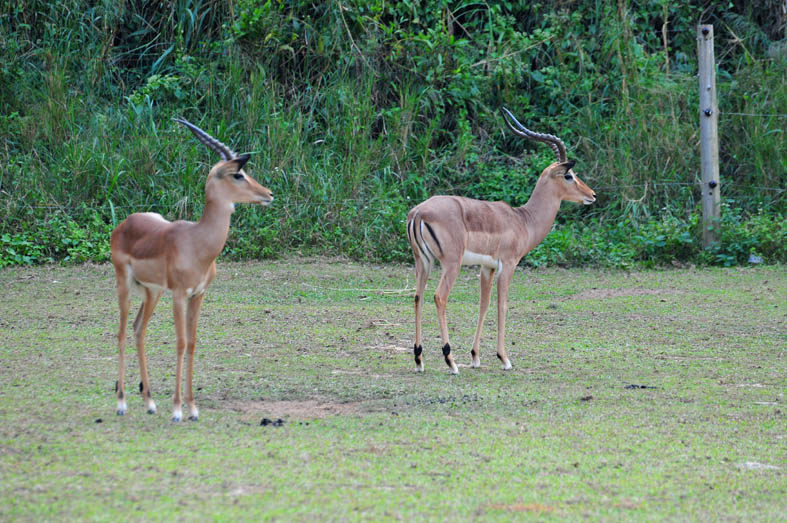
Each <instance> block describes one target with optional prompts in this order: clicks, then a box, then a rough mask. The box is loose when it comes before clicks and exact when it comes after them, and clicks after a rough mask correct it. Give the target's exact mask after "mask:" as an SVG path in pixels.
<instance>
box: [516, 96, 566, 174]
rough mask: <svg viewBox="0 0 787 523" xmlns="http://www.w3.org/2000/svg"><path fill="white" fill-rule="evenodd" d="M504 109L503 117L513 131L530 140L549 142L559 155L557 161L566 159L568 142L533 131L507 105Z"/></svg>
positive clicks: (556, 154)
mask: <svg viewBox="0 0 787 523" xmlns="http://www.w3.org/2000/svg"><path fill="white" fill-rule="evenodd" d="M502 109H503V119H504V120H505V121H506V123H507V124H508V127H509V128H510V129H511V130H512V131H514V134H517V135H519V136H523V137H525V138H527V139H529V140H535V141H537V142H544V143H546V144H549V146H550V147H552V150H553V151H555V156H557V161H558V162H561V163H563V162H565V161H566V144H564V143H563V140H561V139H560V138H558V137H557V136H555V135H553V134H546V133H537V132H534V131H531V130H530V129H528V128H527V127H525V126H524V125H522V124H521V123H519V120H517V119H516V118H515V117H514V115H513V114H511V111H509V110H508V109H506V108H505V107H503V108H502Z"/></svg>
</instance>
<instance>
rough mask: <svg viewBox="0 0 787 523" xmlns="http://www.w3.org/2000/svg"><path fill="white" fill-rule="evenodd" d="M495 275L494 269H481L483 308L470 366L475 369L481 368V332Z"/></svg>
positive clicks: (480, 311) (471, 352) (481, 307)
mask: <svg viewBox="0 0 787 523" xmlns="http://www.w3.org/2000/svg"><path fill="white" fill-rule="evenodd" d="M494 275H495V270H494V269H490V268H488V267H481V306H480V310H479V316H478V327H476V330H475V338H473V349H472V350H471V351H470V356H472V358H473V361H472V362H471V363H470V366H471V367H475V368H478V367H480V366H481V349H480V345H481V330H482V329H483V327H484V319H485V318H486V311H488V310H489V298H490V296H491V294H492V282H494Z"/></svg>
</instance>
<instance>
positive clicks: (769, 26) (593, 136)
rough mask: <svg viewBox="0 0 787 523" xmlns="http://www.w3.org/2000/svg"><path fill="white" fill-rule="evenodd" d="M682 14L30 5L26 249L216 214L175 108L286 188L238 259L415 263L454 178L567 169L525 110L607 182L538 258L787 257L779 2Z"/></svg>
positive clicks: (593, 6) (88, 244) (2, 16)
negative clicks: (707, 86) (704, 224)
mask: <svg viewBox="0 0 787 523" xmlns="http://www.w3.org/2000/svg"><path fill="white" fill-rule="evenodd" d="M673 4H675V3H674V2H666V1H660V2H636V1H633V0H632V1H629V0H618V1H617V2H602V1H599V0H580V1H574V2H564V1H561V0H551V1H547V0H544V1H526V2H502V3H496V4H494V5H491V6H490V5H488V4H484V3H459V2H449V1H446V0H435V1H431V2H419V1H415V0H406V1H401V2H383V1H382V0H378V1H372V2H366V1H364V2H361V1H359V0H349V1H348V2H343V3H339V2H335V1H328V2H322V3H316V4H315V3H313V2H306V1H303V0H292V1H284V0H280V1H264V0H237V1H232V0H225V1H220V0H172V1H169V2H153V3H151V2H143V1H140V0H129V1H127V2H124V3H122V4H121V6H122V8H121V9H118V8H117V5H116V3H114V2H108V1H104V2H101V1H99V2H86V1H85V0H65V1H62V2H58V3H51V2H44V1H43V0H26V1H22V0H19V1H16V2H9V3H6V4H4V6H3V7H0V136H2V137H3V147H2V150H0V220H2V221H1V222H0V264H2V265H8V264H24V263H39V262H45V261H49V260H56V261H61V260H63V261H83V260H97V261H102V260H106V259H107V255H108V236H109V232H110V231H111V230H112V228H113V227H114V225H115V224H117V223H118V222H119V221H120V220H122V219H123V218H124V217H125V216H126V215H127V214H129V213H130V212H134V211H137V210H155V211H157V212H161V213H162V214H164V215H165V216H166V217H168V218H170V219H177V218H186V219H196V218H198V217H199V214H200V212H201V207H202V192H203V184H204V176H205V174H206V173H207V169H208V166H209V164H210V163H211V162H212V161H215V160H216V158H213V157H211V156H210V154H209V152H208V151H206V150H205V149H204V148H201V147H200V146H199V145H197V144H196V143H195V142H194V141H193V140H192V139H191V137H190V135H188V134H187V133H185V132H184V131H183V130H182V129H180V128H177V127H175V125H176V124H173V123H172V122H171V120H170V118H171V117H172V116H174V115H183V116H186V117H187V118H189V119H191V120H192V121H195V122H197V123H199V124H200V125H202V126H203V127H205V128H206V129H207V130H209V131H210V132H211V133H212V134H214V135H217V136H218V137H219V138H221V139H222V140H223V141H225V142H228V143H230V144H232V145H233V147H234V148H235V149H239V150H250V151H256V152H257V154H256V155H255V156H254V157H253V160H252V162H251V164H250V169H251V170H252V172H253V173H254V175H255V176H256V177H257V178H258V179H259V180H261V181H262V182H263V183H264V184H265V185H268V186H269V187H271V189H272V190H273V191H274V193H275V195H276V202H275V204H274V206H273V207H271V208H268V209H267V210H266V211H265V212H263V211H262V210H261V209H258V208H244V207H239V208H238V212H237V213H236V216H235V217H234V219H233V229H232V232H231V237H230V241H229V243H228V247H227V249H226V250H225V255H228V256H230V257H233V258H236V259H243V258H252V257H254V258H257V257H270V256H274V255H277V254H281V253H284V252H293V251H296V252H305V253H310V254H312V253H330V254H345V255H348V256H352V257H356V258H363V259H375V260H404V259H408V258H409V256H410V254H409V252H408V251H409V247H408V246H407V244H406V241H405V235H404V216H405V214H406V212H407V210H408V209H409V208H410V207H411V206H412V205H414V204H415V203H417V202H419V201H421V200H423V199H424V198H426V197H428V196H429V195H431V194H435V193H452V194H463V195H467V196H471V197H477V198H485V199H503V200H505V201H508V202H510V203H511V204H515V205H517V204H522V203H524V202H525V201H526V200H527V197H528V195H529V193H530V190H531V189H532V186H533V184H534V182H535V179H536V178H537V176H538V174H539V173H540V171H541V169H543V168H544V167H545V166H546V165H547V164H548V163H549V162H550V161H551V152H550V151H549V150H548V149H547V148H545V147H543V146H539V145H538V144H533V143H525V142H523V141H522V140H521V139H518V138H516V137H513V136H511V135H510V133H506V132H504V129H503V126H502V125H501V120H500V117H499V107H500V106H501V105H506V106H508V107H509V108H511V109H512V110H513V111H514V112H515V113H516V114H517V115H518V116H520V117H521V119H522V120H523V121H526V122H527V123H528V124H529V125H530V126H531V127H532V128H534V129H538V130H544V131H548V132H553V133H556V134H558V135H560V136H561V137H562V138H563V139H564V140H565V141H566V142H567V143H568V145H569V155H570V156H571V157H573V158H576V159H577V160H578V163H577V170H578V172H580V173H581V174H582V176H583V178H584V179H585V180H586V181H587V182H588V183H589V184H590V185H591V186H592V187H593V188H594V189H595V190H596V192H597V193H598V194H599V196H600V198H599V201H598V202H597V204H596V205H594V206H593V207H590V208H583V207H580V206H572V205H568V204H567V205H566V206H565V208H564V210H563V211H562V212H561V214H559V217H558V223H557V224H556V227H555V230H554V231H553V232H552V234H551V235H550V236H548V237H547V239H546V240H545V241H544V243H543V244H542V245H541V246H540V247H539V248H538V249H537V250H535V251H534V252H533V253H531V255H529V256H528V258H527V259H526V263H530V264H533V265H543V264H555V263H558V264H568V265H576V264H601V265H607V266H616V267H626V266H631V265H633V264H640V263H644V264H650V265H662V264H669V263H672V262H673V261H675V262H679V263H688V262H691V263H712V264H735V263H745V262H746V261H747V260H748V259H749V255H750V254H755V255H757V256H761V257H763V258H764V259H765V261H766V262H780V261H781V262H784V261H787V251H786V250H785V248H784V243H785V242H784V240H785V239H787V238H785V234H786V233H785V226H784V214H785V212H787V208H786V206H785V200H786V199H785V197H784V194H785V193H784V189H785V183H784V182H785V172H786V171H787V159H786V158H787V157H786V156H785V153H784V151H785V145H787V144H786V143H785V133H784V122H785V120H784V118H783V115H784V114H785V113H787V81H785V80H787V58H785V39H784V37H785V33H784V31H785V25H784V24H785V19H784V17H782V18H780V15H779V13H780V11H779V10H778V9H777V7H778V2H775V1H765V2H758V3H757V5H755V6H753V5H751V3H750V2H744V1H743V0H739V1H733V2H730V3H727V2H724V3H719V2H710V1H707V0H704V1H693V2H686V3H683V4H681V5H679V6H676V5H673ZM719 4H724V5H719ZM771 4H773V5H771ZM700 21H701V22H703V23H714V24H715V27H716V32H717V39H716V42H717V57H718V61H719V70H718V88H719V93H720V96H721V100H720V104H719V105H720V107H721V109H722V113H723V114H722V115H721V121H720V129H719V130H720V135H721V176H722V180H723V184H722V187H723V196H724V198H725V207H724V213H723V218H722V221H721V223H719V231H720V237H721V241H720V243H719V245H718V246H717V247H716V248H714V249H712V250H709V251H703V249H702V248H701V246H700V242H699V238H700V231H699V227H698V221H699V218H698V213H699V212H700V210H699V207H698V190H699V189H698V185H697V179H698V177H699V172H698V171H699V167H698V166H699V161H698V160H699V159H698V147H697V125H696V120H697V113H698V109H697V94H696V91H697V86H696V78H695V69H696V63H695V58H694V56H695V50H696V40H695V27H696V24H697V23H698V22H700ZM731 113H747V114H768V115H775V116H768V117H760V116H758V117H752V116H741V115H736V114H731ZM778 115H781V117H779V116H778Z"/></svg>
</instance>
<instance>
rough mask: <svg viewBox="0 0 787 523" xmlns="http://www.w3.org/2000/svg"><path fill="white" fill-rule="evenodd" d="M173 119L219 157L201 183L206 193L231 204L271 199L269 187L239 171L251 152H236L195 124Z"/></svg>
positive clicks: (267, 201)
mask: <svg viewBox="0 0 787 523" xmlns="http://www.w3.org/2000/svg"><path fill="white" fill-rule="evenodd" d="M173 119H174V120H175V121H176V122H178V123H181V124H183V125H185V126H186V127H188V129H189V130H190V131H191V132H192V133H193V134H194V136H196V137H197V139H198V140H199V141H200V142H202V143H203V144H205V145H206V146H208V147H209V148H210V149H212V150H214V151H216V152H217V153H219V155H220V156H221V161H220V162H219V163H217V164H216V165H214V166H213V168H212V169H211V170H210V173H209V174H208V181H207V182H206V184H205V188H206V192H207V191H208V190H210V191H211V192H212V193H213V194H215V195H216V196H217V197H219V198H221V199H222V200H226V201H231V202H232V203H259V204H260V205H268V204H270V203H271V202H272V201H273V193H271V191H270V189H268V188H267V187H263V186H262V185H260V184H259V183H257V181H256V180H255V179H254V178H252V177H251V176H249V175H248V174H246V172H245V171H244V170H243V167H244V166H245V165H246V162H248V161H249V158H250V157H251V155H249V154H240V155H239V154H236V153H235V152H233V151H232V149H230V148H229V147H227V146H226V145H224V144H223V143H221V142H220V141H218V140H216V139H215V138H213V137H212V136H211V135H209V134H208V133H206V132H205V131H203V130H202V129H200V128H199V127H197V126H196V125H194V124H192V123H190V122H188V121H186V120H184V119H182V118H173Z"/></svg>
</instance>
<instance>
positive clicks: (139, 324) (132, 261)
mask: <svg viewBox="0 0 787 523" xmlns="http://www.w3.org/2000/svg"><path fill="white" fill-rule="evenodd" d="M175 121H176V122H179V123H181V124H183V125H185V126H186V127H188V128H189V130H191V132H192V133H194V135H195V136H196V137H197V139H198V140H199V141H200V142H202V143H203V144H205V145H207V146H208V147H210V148H211V149H212V150H214V151H216V152H217V153H219V155H220V156H221V159H222V161H220V162H219V163H217V164H216V165H214V166H213V168H212V169H211V170H210V173H209V174H208V179H207V181H206V183H205V208H204V211H203V213H202V218H201V219H200V221H198V222H196V223H194V222H187V221H177V222H169V221H167V220H165V219H164V218H162V217H161V215H160V214H156V213H151V212H146V213H135V214H132V215H131V216H129V217H128V218H126V220H125V221H124V222H123V223H121V224H120V225H118V226H117V228H116V229H115V230H114V231H113V232H112V240H111V243H110V246H111V250H112V264H113V265H114V266H115V276H116V277H117V293H118V303H119V305H120V328H119V329H118V352H119V355H120V364H119V377H118V382H117V386H116V389H117V401H118V407H117V414H118V416H122V415H124V414H125V413H126V396H125V383H124V379H125V371H126V362H125V348H126V323H127V321H128V312H129V308H130V307H131V297H130V291H132V290H135V291H139V292H141V294H142V298H143V302H142V306H141V307H140V308H139V312H138V313H137V317H136V319H135V320H134V334H135V336H136V340H137V354H138V357H139V370H140V375H141V379H142V382H141V383H140V384H139V389H140V392H141V393H142V396H143V398H144V400H145V405H146V407H147V409H148V413H150V414H154V413H155V412H156V404H155V403H154V402H153V398H152V397H151V394H150V380H149V377H148V369H147V360H146V358H145V330H146V328H147V326H148V321H150V316H151V314H152V313H153V309H154V308H155V307H156V304H157V303H158V300H159V298H160V297H161V294H162V292H163V291H164V289H169V290H171V291H172V308H173V311H174V315H175V335H176V337H177V354H178V360H177V367H176V368H177V370H176V372H175V398H174V403H175V406H174V410H173V412H172V421H180V420H181V419H182V417H183V410H182V407H181V397H180V382H181V375H182V369H183V353H184V352H186V350H187V349H188V367H187V371H186V402H187V404H188V407H189V414H190V415H189V419H190V420H193V421H196V420H197V418H198V416H199V412H198V411H197V406H196V404H195V403H194V391H193V389H192V377H193V370H194V348H195V342H196V334H197V319H198V318H199V312H200V306H201V305H202V298H203V297H204V293H205V289H206V288H207V287H208V285H210V282H211V281H212V280H213V277H214V276H215V275H216V258H217V257H218V255H219V254H220V253H221V250H222V249H223V248H224V243H225V242H226V241H227V235H228V234H229V227H230V216H231V215H232V213H233V211H234V210H235V204H236V203H259V204H262V205H268V204H269V203H271V202H272V201H273V196H272V194H271V191H270V190H268V189H267V188H265V187H263V186H262V185H260V184H259V183H257V182H256V181H255V180H254V179H252V178H251V177H250V176H249V175H247V174H246V173H245V172H243V166H244V165H245V164H246V162H247V161H248V160H249V155H248V154H242V155H237V154H235V153H234V152H233V151H232V150H231V149H230V148H229V147H227V146H226V145H224V144H223V143H221V142H219V141H218V140H216V139H215V138H213V137H212V136H210V135H209V134H208V133H206V132H205V131H203V130H202V129H200V128H199V127H197V126H195V125H192V124H191V123H189V122H187V121H186V120H182V119H175Z"/></svg>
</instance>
